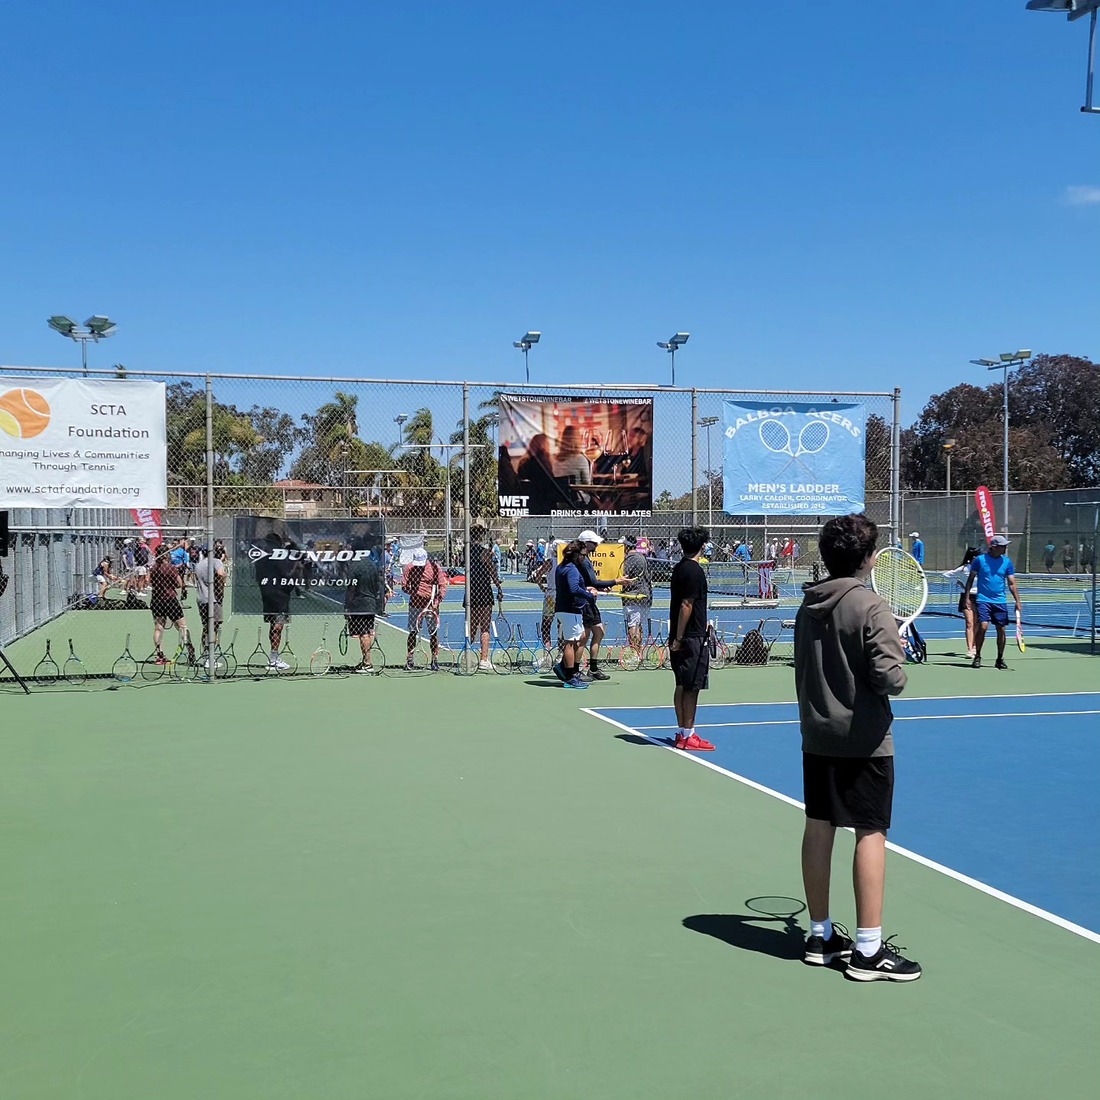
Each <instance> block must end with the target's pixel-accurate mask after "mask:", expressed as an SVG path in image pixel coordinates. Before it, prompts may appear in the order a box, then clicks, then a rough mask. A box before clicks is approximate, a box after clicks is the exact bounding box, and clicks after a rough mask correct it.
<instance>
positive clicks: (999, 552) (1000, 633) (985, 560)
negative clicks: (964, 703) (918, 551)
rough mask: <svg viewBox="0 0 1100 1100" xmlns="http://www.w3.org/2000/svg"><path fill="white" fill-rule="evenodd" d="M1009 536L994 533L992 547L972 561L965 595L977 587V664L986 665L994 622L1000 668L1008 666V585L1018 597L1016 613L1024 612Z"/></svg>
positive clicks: (976, 665)
mask: <svg viewBox="0 0 1100 1100" xmlns="http://www.w3.org/2000/svg"><path fill="white" fill-rule="evenodd" d="M1007 545H1008V539H1006V538H1005V537H1004V535H994V536H993V538H991V539H990V540H989V549H988V550H987V551H986V552H985V553H984V554H979V555H978V556H977V557H976V558H975V559H974V560H973V561H972V562H971V563H970V576H969V577H967V579H966V590H965V592H964V596H969V595H970V590H971V589H972V588H974V589H976V590H977V593H978V595H977V604H978V634H977V637H976V638H975V646H974V650H975V653H974V660H973V662H972V663H971V664H972V667H973V668H981V667H982V643H983V642H984V641H985V634H986V631H987V630H988V629H989V624H990V623H991V622H992V623H993V625H994V626H996V628H997V664H996V667H997V668H1008V665H1006V664H1005V659H1004V658H1005V627H1006V626H1007V625H1008V603H1007V600H1006V594H1005V589H1006V588H1007V590H1008V591H1009V592H1011V593H1012V598H1013V599H1014V600H1015V601H1016V614H1017V615H1018V614H1019V613H1020V592H1019V589H1017V587H1016V569H1015V568H1014V566H1013V565H1012V559H1011V558H1010V557H1009V556H1008V555H1007V554H1006V553H1005V547H1006V546H1007Z"/></svg>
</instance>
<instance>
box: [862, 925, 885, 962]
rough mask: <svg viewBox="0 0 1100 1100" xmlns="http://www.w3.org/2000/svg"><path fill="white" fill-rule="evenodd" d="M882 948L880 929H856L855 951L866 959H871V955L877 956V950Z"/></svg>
mask: <svg viewBox="0 0 1100 1100" xmlns="http://www.w3.org/2000/svg"><path fill="white" fill-rule="evenodd" d="M881 946H882V927H881V926H879V927H878V928H857V929H856V950H857V951H858V952H859V953H860V954H861V955H862V956H863V957H864V958H866V959H869V958H871V956H872V955H877V954H878V949H879V948H880V947H881Z"/></svg>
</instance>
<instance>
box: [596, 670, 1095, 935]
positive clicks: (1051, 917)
mask: <svg viewBox="0 0 1100 1100" xmlns="http://www.w3.org/2000/svg"><path fill="white" fill-rule="evenodd" d="M1089 694H1093V695H1096V694H1100V692H1091V693H1089ZM580 710H581V713H582V714H587V715H590V716H591V717H592V718H598V719H599V720H600V721H601V722H606V723H607V724H608V725H609V726H615V727H616V728H617V729H621V730H623V731H624V732H626V733H634V734H637V735H638V736H639V737H644V738H645V740H646V741H648V742H649V743H650V744H651V745H654V746H656V747H657V748H659V749H667V750H668V751H669V752H674V753H676V755H677V756H682V757H684V758H685V759H687V760H690V761H691V762H692V763H693V764H699V765H700V766H701V767H704V768H709V769H710V770H711V771H712V772H718V774H719V775H724V776H726V778H728V779H735V780H736V781H737V782H738V783H742V784H744V785H745V786H746V787H751V788H752V789H753V790H754V791H760V792H761V793H762V794H767V795H771V797H772V798H777V799H779V801H780V802H785V803H786V804H787V805H788V806H794V807H795V808H796V809H799V810H805V809H806V805H805V803H803V802H799V801H798V799H796V798H791V797H790V796H789V795H785V794H783V793H782V792H781V791H775V790H772V788H771V787H765V786H764V785H763V784H762V783H757V782H755V781H754V780H752V779H749V778H748V777H746V776H744V775H738V774H737V772H731V771H729V770H728V769H727V768H723V767H720V766H719V765H718V764H713V763H711V761H709V760H704V759H703V758H702V757H699V756H693V755H692V754H691V753H689V752H683V751H681V750H680V749H674V748H673V747H672V746H671V745H669V744H666V743H665V742H664V741H658V740H656V739H655V738H653V737H647V736H646V735H645V734H644V733H640V732H639V731H638V730H636V729H634V728H633V727H631V726H627V725H624V724H623V723H622V722H616V721H615V719H614V718H608V717H607V715H606V714H601V713H600V712H599V711H598V710H593V709H592V708H591V707H581V708H580ZM696 729H698V726H696ZM846 832H849V833H850V832H854V830H852V829H847V830H846ZM886 847H887V848H889V849H890V851H891V852H896V853H897V854H898V855H899V856H904V857H905V858H906V859H911V860H912V861H913V862H914V863H919V864H920V865H921V866H922V867H927V868H929V870H932V871H938V872H939V873H940V874H941V875H946V876H947V877H948V878H951V879H954V880H955V881H956V882H961V883H963V885H965V886H970V887H972V888H973V889H975V890H979V891H980V892H981V893H983V894H988V895H989V896H990V897H991V898H996V899H997V900H998V901H1003V902H1006V903H1007V904H1008V905H1011V906H1014V907H1015V908H1016V909H1021V910H1023V912H1025V913H1030V914H1031V916H1033V917H1039V919H1040V920H1045V921H1047V922H1049V923H1050V924H1055V925H1057V926H1058V927H1059V928H1063V929H1065V930H1066V931H1067V932H1072V933H1073V934H1074V935H1076V936H1080V937H1082V939H1086V940H1091V941H1092V942H1093V943H1100V932H1093V931H1092V929H1091V928H1084V927H1082V926H1081V925H1079V924H1074V923H1073V921H1069V920H1066V919H1065V917H1060V916H1058V914H1057V913H1050V912H1048V911H1047V910H1046V909H1040V908H1039V907H1038V906H1037V905H1032V904H1031V902H1029V901H1023V900H1022V899H1021V898H1017V897H1013V896H1012V894H1006V893H1005V892H1004V891H1003V890H998V889H997V888H996V887H995V886H989V885H987V884H986V883H984V882H981V881H979V880H978V879H976V878H971V877H970V876H969V875H964V874H963V873H962V872H961V871H956V870H954V869H953V868H951V867H946V866H944V864H942V863H936V862H935V860H931V859H928V858H927V857H926V856H922V855H920V854H919V853H917V852H912V851H910V850H909V849H908V848H902V847H901V846H900V845H898V844H895V843H893V841H890V840H888V841H887V842H886Z"/></svg>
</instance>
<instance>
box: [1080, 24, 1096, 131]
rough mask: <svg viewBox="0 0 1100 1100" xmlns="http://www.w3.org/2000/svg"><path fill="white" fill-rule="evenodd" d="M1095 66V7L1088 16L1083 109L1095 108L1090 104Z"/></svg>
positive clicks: (1091, 109)
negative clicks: (1086, 69)
mask: <svg viewBox="0 0 1100 1100" xmlns="http://www.w3.org/2000/svg"><path fill="white" fill-rule="evenodd" d="M1095 68H1096V8H1093V9H1092V15H1091V16H1090V17H1089V60H1088V71H1087V75H1086V76H1085V106H1084V107H1083V108H1082V110H1084V111H1089V112H1091V111H1094V110H1095V109H1096V108H1094V107H1093V105H1092V74H1093V71H1094V70H1095Z"/></svg>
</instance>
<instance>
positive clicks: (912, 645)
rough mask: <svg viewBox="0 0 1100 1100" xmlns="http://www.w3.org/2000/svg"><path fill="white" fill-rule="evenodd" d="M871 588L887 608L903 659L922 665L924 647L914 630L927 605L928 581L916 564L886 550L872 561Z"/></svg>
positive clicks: (898, 551)
mask: <svg viewBox="0 0 1100 1100" xmlns="http://www.w3.org/2000/svg"><path fill="white" fill-rule="evenodd" d="M871 587H872V588H873V589H874V590H875V592H877V593H878V595H880V596H881V597H882V598H883V599H884V600H885V601H886V602H887V603H888V604H889V605H890V613H891V614H892V615H893V616H894V618H895V619H897V621H898V634H899V635H900V637H901V642H902V645H903V646H904V647H905V653H906V656H907V657H908V658H909V659H910V660H911V661H916V662H917V663H922V662H923V661H924V660H925V658H926V657H927V656H928V647H927V646H926V645H925V644H924V639H923V638H922V637H921V636H920V632H919V631H918V630H917V627H916V620H917V617H918V616H919V615H920V613H921V612H922V611H923V610H924V608H925V605H926V604H927V603H928V578H927V577H926V576H925V575H924V570H923V569H921V567H920V563H919V562H918V561H917V559H916V558H914V557H913V555H912V554H907V553H906V552H905V551H904V550H902V549H900V547H896V546H887V547H886V548H885V549H883V550H880V551H879V552H878V555H877V556H876V558H875V564H874V568H872V570H871Z"/></svg>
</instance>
